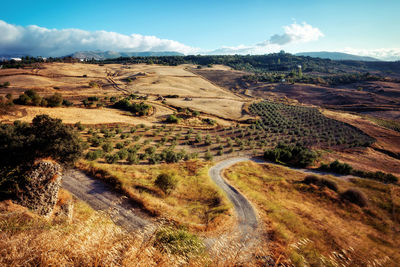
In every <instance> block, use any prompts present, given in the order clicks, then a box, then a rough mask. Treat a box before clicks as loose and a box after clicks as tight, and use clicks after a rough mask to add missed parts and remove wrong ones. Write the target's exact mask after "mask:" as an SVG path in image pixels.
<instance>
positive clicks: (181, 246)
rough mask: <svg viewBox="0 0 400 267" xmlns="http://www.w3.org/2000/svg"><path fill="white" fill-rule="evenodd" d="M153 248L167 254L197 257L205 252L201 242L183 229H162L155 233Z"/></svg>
mask: <svg viewBox="0 0 400 267" xmlns="http://www.w3.org/2000/svg"><path fill="white" fill-rule="evenodd" d="M154 245H155V247H157V248H158V249H159V250H161V251H162V252H165V253H167V254H177V255H181V256H185V257H188V258H189V257H192V256H198V255H200V254H202V253H204V251H205V246H204V244H203V242H202V241H201V240H200V239H199V238H198V237H197V236H196V235H194V234H191V233H189V232H187V231H185V230H183V229H173V228H170V227H168V228H162V229H160V230H159V231H158V232H157V233H156V238H155V244H154Z"/></svg>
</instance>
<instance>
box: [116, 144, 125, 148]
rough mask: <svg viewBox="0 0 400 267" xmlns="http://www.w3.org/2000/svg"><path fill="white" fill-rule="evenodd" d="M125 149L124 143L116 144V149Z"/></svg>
mask: <svg viewBox="0 0 400 267" xmlns="http://www.w3.org/2000/svg"><path fill="white" fill-rule="evenodd" d="M123 147H124V144H123V143H116V144H115V148H116V149H121V148H123Z"/></svg>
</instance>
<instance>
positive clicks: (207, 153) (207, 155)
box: [204, 150, 214, 161]
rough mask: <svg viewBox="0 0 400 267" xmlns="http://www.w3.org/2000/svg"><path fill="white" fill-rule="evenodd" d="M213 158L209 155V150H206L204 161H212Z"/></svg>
mask: <svg viewBox="0 0 400 267" xmlns="http://www.w3.org/2000/svg"><path fill="white" fill-rule="evenodd" d="M213 158H214V157H213V155H212V154H211V152H210V150H208V151H207V152H206V154H205V155H204V159H205V160H208V161H212V160H213Z"/></svg>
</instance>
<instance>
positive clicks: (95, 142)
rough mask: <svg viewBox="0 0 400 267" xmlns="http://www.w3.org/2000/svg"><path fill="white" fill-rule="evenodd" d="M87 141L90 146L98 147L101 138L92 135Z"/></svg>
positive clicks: (101, 141)
mask: <svg viewBox="0 0 400 267" xmlns="http://www.w3.org/2000/svg"><path fill="white" fill-rule="evenodd" d="M89 142H90V145H91V146H92V147H98V146H100V145H101V144H102V143H103V139H102V138H100V137H98V136H94V137H92V138H90V140H89Z"/></svg>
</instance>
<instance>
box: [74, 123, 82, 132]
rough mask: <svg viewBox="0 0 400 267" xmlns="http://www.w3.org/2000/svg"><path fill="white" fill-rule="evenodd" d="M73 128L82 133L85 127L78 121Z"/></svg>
mask: <svg viewBox="0 0 400 267" xmlns="http://www.w3.org/2000/svg"><path fill="white" fill-rule="evenodd" d="M74 126H75V128H77V129H78V130H79V131H83V130H85V127H84V126H83V125H82V123H81V122H80V121H78V122H77V123H75V125H74Z"/></svg>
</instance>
